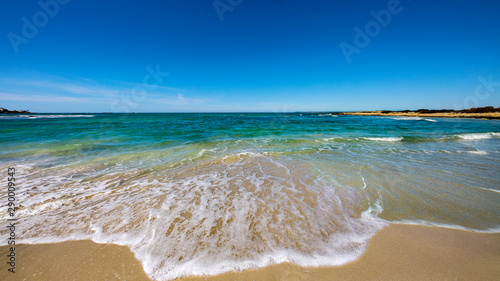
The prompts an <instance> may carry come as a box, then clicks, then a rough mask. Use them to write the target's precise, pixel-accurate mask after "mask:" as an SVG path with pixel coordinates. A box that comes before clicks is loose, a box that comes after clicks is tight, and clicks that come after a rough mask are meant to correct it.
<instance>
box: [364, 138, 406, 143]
mask: <svg viewBox="0 0 500 281" xmlns="http://www.w3.org/2000/svg"><path fill="white" fill-rule="evenodd" d="M363 139H365V140H371V141H385V142H398V141H402V140H403V137H384V138H366V137H363Z"/></svg>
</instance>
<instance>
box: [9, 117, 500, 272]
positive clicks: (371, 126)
mask: <svg viewBox="0 0 500 281" xmlns="http://www.w3.org/2000/svg"><path fill="white" fill-rule="evenodd" d="M0 130H1V133H2V134H1V136H0V143H1V146H2V150H1V151H0V170H1V171H5V173H4V174H5V177H7V175H6V174H7V168H8V167H15V168H16V171H17V172H16V183H17V184H18V186H17V187H18V190H17V195H16V199H17V202H18V203H20V204H21V205H22V207H21V208H20V209H19V210H18V211H17V215H18V219H19V226H18V231H19V234H18V236H20V237H22V238H23V239H22V240H21V241H22V242H28V243H40V242H57V241H63V240H69V239H86V238H90V239H93V240H94V241H97V242H108V243H116V244H122V245H128V246H129V247H130V248H131V249H132V250H133V251H134V253H135V254H136V256H137V257H138V258H139V260H140V261H141V262H142V264H143V266H144V268H145V270H146V272H147V273H148V274H149V275H150V276H151V277H152V278H154V279H158V280H169V279H173V278H176V277H179V276H186V275H193V274H216V273H221V272H224V271H228V270H235V269H246V268H252V267H261V266H265V265H268V264H271V263H278V262H283V261H289V262H293V263H296V264H299V265H304V266H318V265H337V264H343V263H347V262H349V261H352V260H355V259H357V258H358V257H359V256H360V255H361V254H362V253H363V252H364V250H365V249H366V245H367V241H368V239H369V238H370V237H372V236H373V235H374V234H375V233H376V232H377V231H378V230H380V229H381V228H383V227H384V226H385V225H387V224H388V223H391V222H404V223H416V224H433V225H444V226H448V227H457V228H467V229H471V230H477V231H486V232H498V231H500V203H499V202H500V176H499V172H500V165H499V164H500V121H496V120H468V119H444V118H442V119H438V118H435V119H429V118H427V119H424V118H400V117H395V118H389V117H363V116H360V117H357V116H338V117H333V116H330V115H328V114H293V113H286V114H128V115H126V114H92V115H87V116H85V115H71V114H46V115H43V114H38V115H36V116H32V118H27V117H25V116H23V117H19V116H17V115H11V116H10V117H8V118H5V117H4V118H2V119H1V120H0ZM1 212H2V215H3V216H4V217H5V218H7V216H6V215H4V214H6V213H7V210H6V208H5V207H3V206H2V209H1ZM0 233H1V234H2V235H3V234H5V233H6V232H5V230H1V231H0ZM0 243H5V242H3V241H2V242H0Z"/></svg>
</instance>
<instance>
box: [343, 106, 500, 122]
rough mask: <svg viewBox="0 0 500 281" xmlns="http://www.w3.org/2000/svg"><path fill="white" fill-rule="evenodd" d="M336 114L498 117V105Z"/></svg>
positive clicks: (499, 109) (499, 114)
mask: <svg viewBox="0 0 500 281" xmlns="http://www.w3.org/2000/svg"><path fill="white" fill-rule="evenodd" d="M336 114H338V115H365V116H407V117H448V118H482V119H500V107H496V108H495V107H493V106H485V107H473V108H468V109H462V110H453V109H418V110H400V111H391V110H377V111H357V112H341V113H336Z"/></svg>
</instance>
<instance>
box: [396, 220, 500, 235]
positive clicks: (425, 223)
mask: <svg viewBox="0 0 500 281" xmlns="http://www.w3.org/2000/svg"><path fill="white" fill-rule="evenodd" d="M388 223H391V224H406V225H422V226H435V227H442V228H450V229H457V230H464V231H471V232H479V233H500V226H499V227H493V228H487V229H472V228H468V227H464V226H460V225H455V224H445V223H438V222H430V221H425V220H400V221H390V222H389V221H388Z"/></svg>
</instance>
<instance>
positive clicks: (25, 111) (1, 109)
mask: <svg viewBox="0 0 500 281" xmlns="http://www.w3.org/2000/svg"><path fill="white" fill-rule="evenodd" d="M0 113H31V112H29V111H28V110H8V109H7V108H3V107H0Z"/></svg>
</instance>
